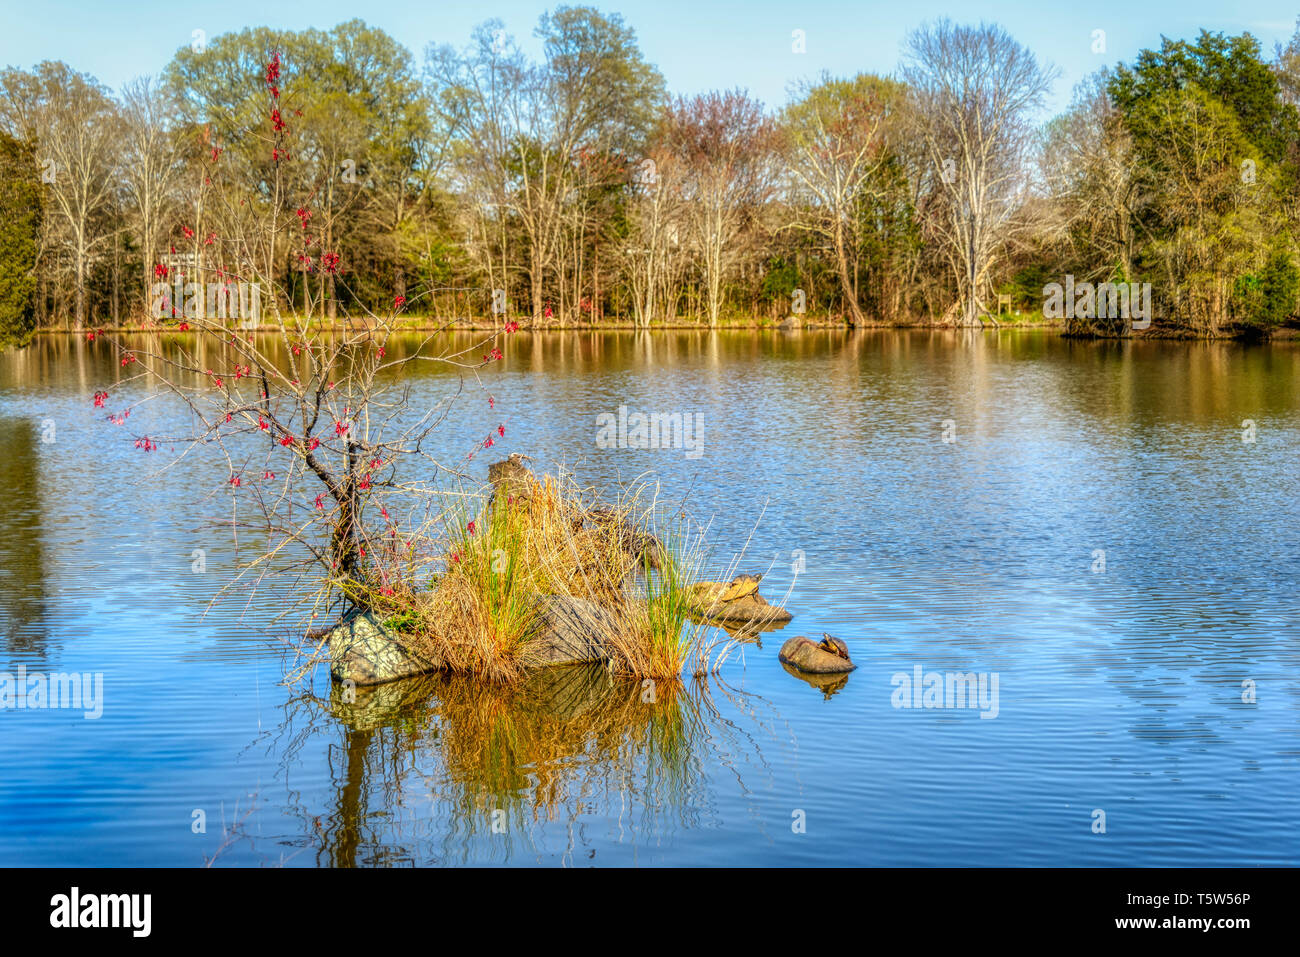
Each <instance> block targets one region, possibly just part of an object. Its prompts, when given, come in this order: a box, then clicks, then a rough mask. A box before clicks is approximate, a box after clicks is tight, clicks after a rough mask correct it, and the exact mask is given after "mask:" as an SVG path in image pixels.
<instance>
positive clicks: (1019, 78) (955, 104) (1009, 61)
mask: <svg viewBox="0 0 1300 957" xmlns="http://www.w3.org/2000/svg"><path fill="white" fill-rule="evenodd" d="M902 75H903V79H904V80H905V82H906V83H907V84H908V86H909V87H910V89H911V94H912V97H913V101H914V106H915V109H914V111H913V114H912V115H913V118H914V121H915V128H914V133H915V135H916V137H917V138H918V139H919V140H920V141H921V142H922V143H923V144H924V146H925V151H926V154H927V156H928V160H929V170H928V177H929V182H930V186H931V189H932V190H933V191H935V192H937V193H938V194H939V195H940V196H941V197H942V199H943V202H942V203H941V204H940V205H939V206H938V215H936V216H934V217H933V218H932V220H931V228H932V233H933V236H934V238H935V239H936V240H937V241H938V243H939V244H940V246H941V247H942V249H943V250H944V252H945V258H946V259H947V261H948V264H949V266H950V267H951V269H952V272H953V276H954V279H955V280H956V284H957V293H958V300H959V302H960V303H961V304H962V307H963V308H962V312H963V321H964V323H965V324H967V325H975V324H976V323H977V322H980V321H981V320H980V318H979V317H980V316H981V314H988V311H987V309H985V307H984V304H983V295H984V292H985V290H986V289H987V287H988V284H989V282H990V281H991V273H992V269H993V267H994V265H995V263H996V260H997V257H998V254H999V252H1000V250H1001V249H1002V248H1003V247H1004V245H1005V244H1006V243H1007V242H1008V241H1009V239H1011V236H1012V234H1013V233H1014V232H1015V231H1016V230H1017V229H1020V228H1022V227H1023V223H1022V222H1020V221H1019V220H1018V218H1017V217H1018V213H1019V208H1020V205H1021V201H1022V199H1023V194H1022V193H1021V192H1020V190H1019V188H1018V187H1019V185H1020V184H1021V183H1023V181H1024V180H1023V175H1024V168H1025V161H1026V159H1027V157H1028V155H1029V151H1030V149H1031V147H1032V145H1033V142H1034V125H1033V118H1034V114H1035V112H1036V111H1037V110H1038V109H1039V108H1040V107H1041V105H1042V103H1043V99H1044V97H1045V95H1046V93H1047V91H1048V89H1049V88H1050V86H1051V83H1052V81H1053V79H1054V78H1055V76H1056V71H1055V70H1054V69H1052V68H1046V67H1044V66H1042V65H1040V64H1039V63H1038V60H1037V59H1036V58H1035V57H1034V55H1033V54H1032V53H1031V52H1030V51H1029V50H1028V49H1026V48H1025V47H1023V46H1021V45H1020V44H1019V43H1018V42H1016V40H1015V39H1014V38H1012V37H1011V35H1010V34H1008V33H1007V32H1006V31H1005V30H1004V29H1002V28H1001V27H999V26H997V25H994V24H981V25H980V26H978V27H973V26H962V25H958V24H954V23H953V22H952V21H950V20H940V21H939V22H937V23H934V24H929V25H926V26H923V27H921V28H920V29H919V30H917V31H915V32H914V33H912V34H911V36H910V37H909V38H908V41H907V51H906V60H905V63H904V66H903V71H902ZM994 321H995V322H996V320H994Z"/></svg>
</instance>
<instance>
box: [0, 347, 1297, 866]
mask: <svg viewBox="0 0 1300 957" xmlns="http://www.w3.org/2000/svg"><path fill="white" fill-rule="evenodd" d="M465 341H466V342H469V341H472V340H470V339H468V338H466V339H465ZM503 348H504V351H505V359H504V361H502V362H500V363H494V364H493V365H492V366H491V367H489V368H488V369H487V370H485V371H483V372H482V373H481V376H482V383H481V388H482V389H484V390H486V391H487V392H490V393H491V394H492V395H493V396H494V397H495V399H496V409H495V411H492V412H491V413H489V412H488V410H487V406H486V403H484V402H481V401H480V398H479V396H480V391H479V389H480V385H479V384H477V383H473V381H472V377H471V386H472V388H471V389H470V392H471V395H470V396H469V397H468V398H467V399H466V400H465V401H462V402H460V403H458V404H457V405H456V406H455V407H453V411H452V414H451V415H450V416H449V417H448V419H447V421H446V422H445V423H444V425H443V426H442V428H441V430H440V432H439V441H440V443H442V447H443V448H445V449H446V450H447V454H448V455H449V456H454V455H458V454H459V453H460V452H462V451H463V450H464V449H465V448H466V447H468V445H469V444H470V443H472V442H474V441H476V440H477V439H478V438H479V437H481V436H482V435H483V434H486V432H487V431H488V430H489V429H491V428H493V427H495V425H496V424H497V423H498V422H503V423H505V425H506V427H507V435H506V439H505V440H504V441H502V442H501V443H500V446H499V447H498V448H497V449H493V450H491V452H492V453H493V454H491V455H480V456H477V457H476V458H475V460H474V461H473V462H472V463H471V464H470V469H471V471H473V472H474V473H475V474H477V475H480V476H481V477H484V478H485V477H486V473H487V464H488V461H489V459H491V458H495V457H496V456H495V453H496V452H497V451H501V452H513V451H519V452H523V453H525V454H528V455H530V456H532V457H533V459H534V461H533V463H532V464H533V466H534V468H535V469H537V470H538V471H539V472H540V471H544V470H548V469H550V468H552V467H554V466H555V465H557V464H559V463H563V464H565V465H567V466H568V467H570V468H572V469H573V470H574V472H575V473H576V474H577V476H578V477H579V479H580V480H581V481H583V482H584V483H590V484H595V485H608V484H609V483H613V482H617V481H620V480H623V481H627V480H632V479H635V478H637V477H640V476H646V475H651V476H653V477H654V478H656V479H657V480H658V481H659V482H660V484H661V490H662V491H661V494H662V496H663V499H664V500H665V501H668V502H672V503H674V504H676V503H679V502H680V503H683V507H684V508H685V509H686V510H687V511H689V512H690V513H691V514H693V515H694V516H695V517H696V518H698V519H700V520H701V521H703V522H706V523H708V525H709V537H710V540H711V542H712V543H713V545H714V548H715V551H714V553H713V554H714V557H715V559H716V561H717V563H718V566H719V567H725V566H726V565H727V564H729V563H730V562H731V561H732V559H733V558H734V557H735V556H736V555H737V554H738V553H740V552H741V551H742V549H743V550H744V553H743V557H742V558H741V559H740V561H739V567H740V570H742V571H749V572H763V573H764V578H763V582H762V591H763V594H764V595H765V596H766V597H767V598H768V599H769V600H772V601H778V600H782V599H784V601H785V603H786V606H787V607H788V608H789V610H790V611H792V612H793V613H794V620H793V621H792V622H791V623H790V624H789V625H788V626H786V627H785V628H784V629H783V630H780V631H773V632H769V633H767V634H764V635H762V636H761V637H760V640H759V641H755V642H750V643H747V644H744V645H741V646H740V647H739V648H738V649H737V650H736V651H735V652H734V653H733V654H732V655H731V656H730V658H728V660H727V661H726V662H725V663H724V664H723V665H722V667H721V669H720V672H719V673H718V675H716V676H714V677H710V678H708V679H706V680H694V679H689V678H688V679H686V680H685V681H684V682H683V683H682V685H681V687H680V688H677V689H673V688H672V687H667V688H659V689H657V694H656V695H654V696H653V697H654V700H653V701H646V700H643V699H644V698H645V694H644V693H643V689H642V688H641V686H640V685H639V684H638V683H637V682H634V681H627V680H621V679H613V678H610V677H609V676H608V675H607V674H606V673H605V672H604V671H603V670H602V669H600V668H599V667H578V668H566V669H560V670H552V671H543V672H538V673H536V674H535V675H533V676H532V677H531V678H530V679H529V680H527V681H526V682H524V683H522V684H521V685H519V686H516V687H511V688H501V687H495V686H485V685H484V684H482V683H481V682H476V681H472V680H469V679H465V678H449V677H438V676H433V677H428V678H422V679H416V680H411V681H406V682H399V683H396V684H394V685H387V686H382V687H381V688H378V689H376V690H374V691H365V690H364V689H363V690H361V691H359V692H358V694H357V698H356V700H355V701H348V700H346V697H347V696H346V695H343V694H341V693H340V689H339V688H337V687H333V686H332V683H331V681H330V678H329V676H328V674H327V672H326V669H325V668H324V667H320V668H317V669H316V671H315V673H314V677H313V679H312V680H311V681H309V682H306V683H301V684H297V685H293V686H288V685H286V684H285V683H284V682H283V679H284V676H285V674H286V672H287V670H288V669H289V668H290V667H291V666H292V664H293V658H292V655H291V654H290V653H289V652H288V651H287V645H286V640H285V639H286V635H285V629H284V627H283V624H282V622H280V621H277V616H278V615H279V614H280V612H281V611H282V610H283V607H282V606H283V603H284V601H285V599H284V596H283V595H279V594H276V593H275V592H274V590H269V591H267V592H264V593H258V594H254V593H252V592H250V591H247V590H239V591H238V592H237V593H236V594H234V595H227V597H226V598H225V599H223V600H222V601H220V602H218V603H216V604H215V605H213V606H212V607H211V608H209V603H210V601H211V600H212V598H213V597H214V596H215V595H216V594H217V592H218V591H219V590H220V589H221V587H222V585H223V584H224V583H225V582H227V581H229V578H230V574H231V572H232V570H233V567H234V562H235V553H234V548H233V545H232V542H231V537H230V532H229V530H225V531H223V530H221V529H219V528H214V527H213V525H212V523H213V522H214V521H219V520H221V519H222V517H223V515H224V517H225V518H226V519H227V520H228V519H229V496H228V495H227V493H226V489H225V488H224V486H225V482H226V480H227V478H228V470H227V469H226V466H225V464H224V462H221V461H217V460H216V459H215V458H214V459H213V460H204V459H203V458H202V457H193V458H186V459H182V460H180V461H179V462H176V464H174V465H173V466H172V468H171V469H170V470H169V471H167V472H166V473H161V474H160V473H159V472H158V468H159V467H160V466H162V465H164V464H166V463H168V462H170V461H172V457H170V456H169V455H168V452H167V450H166V449H162V450H160V451H159V452H158V453H154V454H153V455H152V456H144V455H142V454H141V453H140V452H139V451H138V450H136V449H134V448H133V447H132V444H131V442H130V441H129V440H125V436H124V431H125V430H122V429H114V428H112V427H111V426H108V425H107V424H106V423H105V422H104V421H103V415H102V412H103V410H99V409H95V408H93V406H92V401H91V399H92V395H93V394H94V392H95V391H96V390H98V389H101V388H109V389H110V390H113V391H114V402H113V405H114V407H117V406H119V405H121V404H122V403H124V402H125V401H126V399H127V397H128V396H129V395H130V394H131V390H130V389H129V388H126V387H121V388H118V387H115V385H114V384H115V383H116V382H118V381H119V379H120V378H121V377H122V375H123V374H124V371H125V370H122V369H121V368H120V367H119V366H118V363H117V362H116V360H115V356H114V354H113V353H112V351H111V350H110V348H108V347H107V345H106V344H104V343H86V342H84V341H82V340H81V339H80V338H75V337H64V336H48V337H42V338H40V339H38V340H37V342H36V343H35V344H34V345H33V346H31V347H30V348H29V349H27V350H25V351H22V352H14V351H10V352H7V353H5V354H3V355H0V439H2V441H3V450H4V454H3V458H2V459H0V475H2V476H3V481H4V487H5V499H6V501H5V505H4V508H3V510H2V511H0V555H2V558H0V575H2V576H3V588H2V589H0V620H2V621H3V646H2V654H0V670H3V671H6V672H8V673H11V674H16V673H17V672H18V670H19V669H20V668H22V669H25V672H26V673H27V674H28V675H31V674H33V673H40V674H52V673H56V672H57V673H69V674H71V673H96V674H100V675H102V697H101V699H100V701H99V706H100V707H101V708H102V714H101V715H100V716H99V717H97V718H93V719H88V718H86V717H85V716H84V713H83V712H82V711H76V710H72V709H53V708H47V709H24V710H17V709H12V708H11V709H7V710H3V711H0V838H2V839H0V864H2V865H6V866H10V865H55V864H59V865H70V866H93V865H106V866H115V865H165V866H182V867H188V866H202V865H203V864H204V863H205V862H207V861H208V860H214V866H228V865H278V864H281V863H283V864H284V865H286V866H294V867H296V866H366V867H370V866H406V865H421V866H424V865H458V864H475V865H503V864H504V865H548V866H555V865H569V866H593V865H594V866H601V865H769V864H775V865H828V864H829V865H834V864H865V865H1254V864H1275V865H1276V864H1281V865H1295V864H1297V863H1300V801H1297V800H1296V797H1295V796H1296V794H1297V793H1300V589H1297V581H1300V546H1298V545H1297V530H1298V529H1300V346H1298V345H1297V344H1296V343H1294V342H1277V343H1274V344H1271V345H1270V344H1264V345H1246V344H1239V343H1227V342H1223V343H1220V342H1211V343H1206V342H1196V343H1185V342H1160V341H1149V342H1076V341H1069V340H1065V339H1062V338H1059V337H1057V336H1055V335H1053V334H1051V333H1046V332H1032V331H1023V332H1017V331H1010V330H1008V331H1000V332H983V333H971V332H949V331H933V332H932V331H865V332H857V333H851V332H841V331H834V332H829V331H805V332H802V333H797V334H784V333H778V332H774V331H734V332H733V331H724V332H716V333H709V332H707V331H664V332H640V333H636V332H602V333H597V332H557V333H536V334H530V333H519V334H517V335H515V336H512V337H509V338H508V341H507V342H506V343H505V345H504V347H503ZM454 381H455V376H454V375H453V374H452V373H451V372H449V371H448V370H443V369H438V368H430V369H429V370H425V371H421V372H420V373H419V375H418V376H417V377H416V378H413V380H412V381H411V386H412V401H413V402H414V403H415V404H417V405H425V406H427V405H431V404H432V403H433V402H434V401H436V400H437V399H438V398H439V397H441V396H443V395H445V394H446V392H447V391H448V390H449V389H450V388H451V387H452V385H453V383H454ZM168 401H169V400H160V401H159V402H157V403H152V404H149V405H147V406H144V407H141V408H140V409H139V410H138V411H137V412H136V416H138V417H139V418H138V419H137V418H133V419H132V425H133V426H136V425H137V424H138V423H139V422H148V421H151V420H152V421H161V420H162V419H165V418H166V417H168V416H176V415H178V414H179V413H180V410H179V409H178V408H175V407H169V406H168V404H167V403H168ZM620 407H625V408H626V409H627V410H628V411H629V412H630V413H635V412H640V413H643V414H651V413H660V414H676V413H680V414H682V415H683V416H692V417H694V416H695V415H696V414H697V413H698V415H699V418H698V419H694V418H692V419H691V421H698V423H699V426H700V429H699V433H698V436H697V438H698V440H699V444H698V448H696V449H694V450H692V449H688V448H661V449H638V448H620V447H617V445H616V446H615V447H606V446H609V445H610V443H609V442H598V441H597V435H598V426H597V421H598V417H600V416H602V415H617V414H618V412H619V408H620ZM146 428H147V427H145V426H140V431H145V430H146ZM196 550H201V552H202V554H203V556H204V561H203V563H202V566H203V570H202V571H196V570H195V565H196V562H195V551H196ZM823 632H829V633H831V634H834V635H836V636H838V637H840V638H842V639H844V641H845V642H846V643H847V645H848V647H849V650H850V653H851V655H852V658H853V660H854V661H855V662H856V663H857V664H858V669H857V670H856V671H855V672H853V673H851V674H849V675H847V676H846V677H845V678H843V679H841V680H839V681H836V682H830V683H810V682H808V681H805V680H803V679H801V678H799V677H797V676H795V675H793V674H790V673H788V672H787V671H786V670H785V669H784V668H783V667H782V665H781V664H780V663H779V662H778V660H777V652H778V649H779V648H780V645H781V643H782V641H784V640H785V639H786V638H788V637H790V636H792V635H808V636H810V637H814V638H820V636H821V634H822V633H823ZM918 675H919V676H920V679H921V681H920V683H921V686H922V687H919V688H916V689H912V688H911V683H912V682H914V681H915V680H916V678H917V677H918ZM931 675H934V676H935V678H934V679H933V680H932V679H931V678H930V677H929V676H931ZM952 675H960V676H974V677H977V678H978V679H979V680H980V681H982V682H983V687H984V691H985V697H984V698H979V697H978V696H972V697H971V698H969V699H967V700H965V701H964V702H963V700H962V698H961V697H956V698H955V699H954V698H952V697H951V696H947V694H946V692H947V688H948V686H949V685H952V684H953V680H952V678H951V677H950V676H952ZM964 680H965V679H964V678H962V679H959V680H958V681H957V685H958V690H961V684H962V681H964ZM933 681H938V682H940V683H941V684H942V685H943V690H944V693H943V694H938V695H937V696H932V697H930V698H929V699H928V703H929V704H931V705H943V706H938V707H927V706H926V704H927V698H926V697H925V694H924V692H923V688H924V686H926V685H928V684H932V683H933ZM931 690H933V689H931ZM963 704H964V706H962V705H963ZM917 705H919V707H918V706H917ZM223 821H224V828H225V829H226V831H227V833H225V835H224V836H223Z"/></svg>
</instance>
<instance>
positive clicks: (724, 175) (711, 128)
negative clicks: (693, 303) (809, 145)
mask: <svg viewBox="0 0 1300 957" xmlns="http://www.w3.org/2000/svg"><path fill="white" fill-rule="evenodd" d="M774 129H775V128H774V126H773V124H772V121H771V120H770V119H769V118H768V116H767V115H766V114H765V113H764V112H763V106H762V104H761V103H759V102H758V101H756V100H753V99H751V98H750V97H749V96H748V95H747V94H746V93H744V92H742V91H740V90H731V91H728V92H725V93H718V92H714V93H706V94H703V95H701V96H696V97H694V98H692V99H686V98H679V99H678V100H677V101H676V103H674V104H673V106H672V107H671V109H670V111H669V117H668V123H667V133H666V136H667V142H668V144H669V148H670V149H671V150H672V152H673V153H674V154H675V155H676V157H677V158H678V159H679V160H680V161H681V162H682V164H683V166H684V167H685V171H684V175H683V181H684V191H683V198H684V200H685V204H686V221H687V223H688V225H689V227H690V231H691V233H692V240H693V241H694V243H695V244H696V247H697V249H698V250H699V256H700V262H701V267H702V269H703V272H704V286H705V297H706V299H707V302H708V310H709V325H710V326H716V325H717V324H718V315H719V313H720V312H721V309H722V299H723V291H724V290H723V284H724V283H725V281H726V280H727V278H728V277H729V276H730V275H731V273H732V272H733V270H734V268H735V267H736V265H737V264H738V263H739V261H740V258H741V256H742V253H743V249H742V246H741V242H740V239H741V237H742V235H743V234H744V232H745V231H746V229H747V228H749V227H750V226H752V225H753V224H754V223H755V222H756V218H757V217H756V213H757V210H758V209H759V207H760V206H761V205H762V204H763V203H765V202H766V201H767V200H768V199H769V198H770V197H771V195H772V192H773V173H774V163H773V147H774V145H775V136H774Z"/></svg>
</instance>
